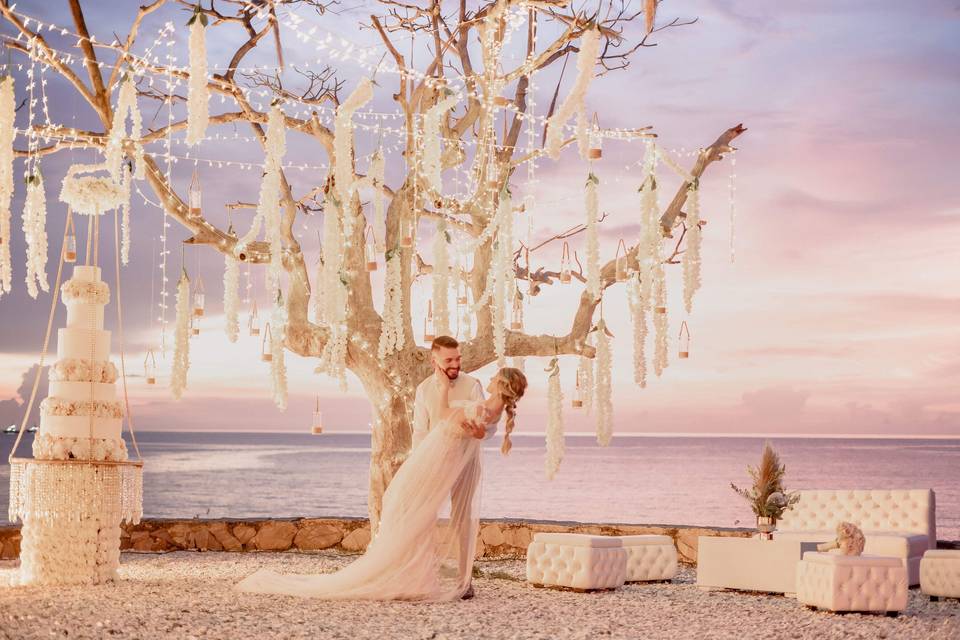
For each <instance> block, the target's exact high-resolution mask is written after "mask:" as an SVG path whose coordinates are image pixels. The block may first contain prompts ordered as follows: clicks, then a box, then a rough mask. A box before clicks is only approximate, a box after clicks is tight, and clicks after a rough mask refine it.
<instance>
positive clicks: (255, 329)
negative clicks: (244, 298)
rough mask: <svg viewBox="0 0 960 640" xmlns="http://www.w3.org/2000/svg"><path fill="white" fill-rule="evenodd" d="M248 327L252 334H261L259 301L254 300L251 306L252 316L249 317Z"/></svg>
mask: <svg viewBox="0 0 960 640" xmlns="http://www.w3.org/2000/svg"><path fill="white" fill-rule="evenodd" d="M247 328H248V329H249V330H250V335H251V336H258V335H260V318H259V314H258V313H257V301H256V300H254V301H253V305H252V306H251V307H250V316H249V318H248V319H247Z"/></svg>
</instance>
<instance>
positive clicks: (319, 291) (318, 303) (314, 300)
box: [310, 247, 325, 324]
mask: <svg viewBox="0 0 960 640" xmlns="http://www.w3.org/2000/svg"><path fill="white" fill-rule="evenodd" d="M323 277H324V276H323V247H320V257H319V259H318V260H317V272H316V275H315V276H314V278H313V286H312V287H311V291H310V306H311V309H312V311H313V321H314V323H316V324H324V319H323V318H324V315H323V314H324V297H325V296H324V295H323V284H324V282H323Z"/></svg>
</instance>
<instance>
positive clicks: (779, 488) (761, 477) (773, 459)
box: [730, 442, 800, 520]
mask: <svg viewBox="0 0 960 640" xmlns="http://www.w3.org/2000/svg"><path fill="white" fill-rule="evenodd" d="M747 471H748V472H749V473H750V477H751V478H752V479H753V486H752V487H750V488H749V489H741V488H740V487H738V486H737V485H735V484H733V483H732V482H731V483H730V487H731V488H732V489H733V490H734V491H736V492H737V494H738V495H740V496H741V497H743V499H744V500H746V501H747V502H749V503H750V507H751V508H752V509H753V512H754V513H755V514H756V515H757V517H761V518H773V519H774V520H779V519H780V516H781V515H783V512H784V511H786V510H787V509H789V508H790V507H792V506H793V505H795V504H796V503H797V502H798V501H799V500H800V494H799V493H796V492H794V493H788V492H787V490H786V489H785V488H784V486H783V477H784V474H785V473H786V467H785V466H784V465H783V463H781V462H780V456H779V455H777V452H776V451H774V450H773V446H771V444H770V443H769V442H767V443H765V444H764V445H763V455H762V456H761V458H760V466H759V467H756V468H754V467H747Z"/></svg>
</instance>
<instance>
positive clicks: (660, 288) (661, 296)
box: [653, 282, 667, 313]
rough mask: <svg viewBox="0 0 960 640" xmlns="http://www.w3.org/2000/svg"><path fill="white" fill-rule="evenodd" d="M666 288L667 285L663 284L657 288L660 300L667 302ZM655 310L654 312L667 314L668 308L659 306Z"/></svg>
mask: <svg viewBox="0 0 960 640" xmlns="http://www.w3.org/2000/svg"><path fill="white" fill-rule="evenodd" d="M664 286H665V285H664V284H663V283H662V282H661V283H660V285H659V286H658V287H657V291H658V292H659V295H658V296H657V297H658V298H660V299H661V300H665V299H666V296H665V295H663V287H664ZM653 310H654V311H655V312H656V313H666V312H667V307H666V306H664V305H662V304H658V305H657V306H656V307H654V308H653Z"/></svg>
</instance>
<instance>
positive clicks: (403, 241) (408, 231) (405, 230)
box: [400, 217, 413, 249]
mask: <svg viewBox="0 0 960 640" xmlns="http://www.w3.org/2000/svg"><path fill="white" fill-rule="evenodd" d="M400 246H401V247H403V248H404V249H409V248H410V247H412V246H413V220H411V219H410V218H409V217H407V218H404V219H402V220H401V221H400Z"/></svg>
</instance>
